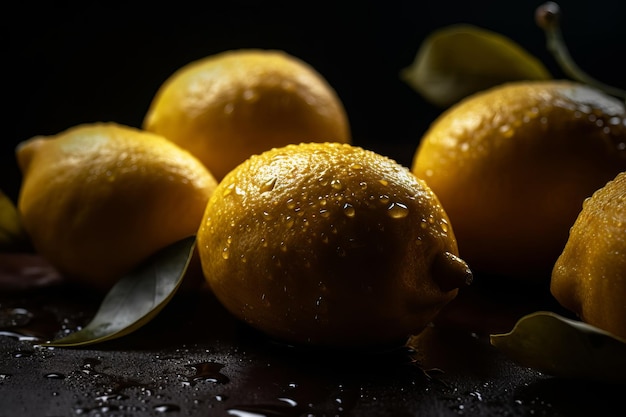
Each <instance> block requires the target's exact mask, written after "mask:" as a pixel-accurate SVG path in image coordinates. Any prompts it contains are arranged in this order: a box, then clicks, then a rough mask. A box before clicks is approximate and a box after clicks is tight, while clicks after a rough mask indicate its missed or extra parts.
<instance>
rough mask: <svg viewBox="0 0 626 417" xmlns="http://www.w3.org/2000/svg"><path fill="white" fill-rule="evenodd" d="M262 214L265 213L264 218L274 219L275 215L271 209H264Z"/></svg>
mask: <svg viewBox="0 0 626 417" xmlns="http://www.w3.org/2000/svg"><path fill="white" fill-rule="evenodd" d="M262 215H263V219H264V220H272V219H274V216H273V215H272V213H270V212H269V211H263V213H262Z"/></svg>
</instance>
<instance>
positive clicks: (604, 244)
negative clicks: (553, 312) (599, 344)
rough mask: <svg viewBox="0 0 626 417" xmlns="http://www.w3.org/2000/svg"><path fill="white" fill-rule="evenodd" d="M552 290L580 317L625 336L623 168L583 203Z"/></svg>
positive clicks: (625, 181)
mask: <svg viewBox="0 0 626 417" xmlns="http://www.w3.org/2000/svg"><path fill="white" fill-rule="evenodd" d="M550 288H551V291H552V294H553V295H554V297H555V298H556V299H557V300H558V301H559V302H560V303H561V304H562V305H563V306H564V307H566V308H568V309H570V310H572V311H574V312H575V313H576V314H578V315H579V316H580V318H581V319H582V320H583V321H585V322H587V323H589V324H592V325H594V326H596V327H599V328H601V329H604V330H607V331H610V332H612V333H614V334H615V335H617V336H620V337H622V338H623V339H626V301H624V300H625V297H626V171H625V172H621V173H620V174H618V175H617V176H616V177H615V179H613V180H612V181H610V182H609V183H607V184H606V185H605V186H604V187H603V188H601V189H599V190H598V191H596V192H595V193H594V194H593V196H592V197H590V198H589V199H587V200H586V201H585V203H584V205H583V207H582V211H581V212H580V214H579V216H578V218H577V219H576V222H575V223H574V226H573V227H572V229H571V231H570V235H569V239H568V241H567V244H566V245H565V249H564V250H563V253H562V254H561V256H560V257H559V258H558V260H557V262H556V264H555V266H554V270H553V272H552V281H551V285H550Z"/></svg>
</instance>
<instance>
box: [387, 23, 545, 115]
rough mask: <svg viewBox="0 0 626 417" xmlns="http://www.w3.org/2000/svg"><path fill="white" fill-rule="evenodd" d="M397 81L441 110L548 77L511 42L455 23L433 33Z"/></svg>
mask: <svg viewBox="0 0 626 417" xmlns="http://www.w3.org/2000/svg"><path fill="white" fill-rule="evenodd" d="M400 78H401V79H402V80H404V81H405V82H406V83H407V84H409V85H410V86H411V87H412V88H413V89H415V90H416V91H417V92H418V93H420V94H421V95H422V96H423V97H424V98H425V99H427V100H428V101H430V102H431V103H433V104H435V105H437V106H439V107H448V106H450V105H452V104H454V103H456V102H457V101H459V100H460V99H462V98H464V97H466V96H469V95H471V94H473V93H476V92H478V91H481V90H485V89H487V88H490V87H494V86H496V85H499V84H502V83H504V82H509V81H519V80H546V79H550V78H552V76H551V74H550V72H549V71H548V70H547V68H546V67H545V66H544V65H543V64H542V63H541V61H539V60H538V59H537V58H535V57H534V56H532V55H531V54H530V53H528V52H527V51H526V50H525V49H523V48H522V47H521V46H520V45H519V44H517V43H515V42H514V41H513V40H511V39H509V38H507V37H505V36H503V35H500V34H498V33H495V32H491V31H488V30H485V29H481V28H479V27H476V26H473V25H468V24H458V25H451V26H446V27H444V28H441V29H439V30H437V31H434V32H433V33H431V34H430V35H429V36H428V37H426V39H425V40H424V41H423V43H422V44H421V46H420V48H419V50H418V52H417V55H416V57H415V60H414V61H413V63H412V64H411V65H410V66H408V67H406V68H404V69H403V70H402V71H401V72H400Z"/></svg>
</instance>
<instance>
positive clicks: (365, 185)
mask: <svg viewBox="0 0 626 417" xmlns="http://www.w3.org/2000/svg"><path fill="white" fill-rule="evenodd" d="M359 187H361V190H367V183H366V182H365V181H361V182H360V183H359Z"/></svg>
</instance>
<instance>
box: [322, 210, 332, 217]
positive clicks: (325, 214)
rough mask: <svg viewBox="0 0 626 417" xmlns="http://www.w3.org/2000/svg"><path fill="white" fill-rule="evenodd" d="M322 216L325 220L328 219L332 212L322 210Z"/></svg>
mask: <svg viewBox="0 0 626 417" xmlns="http://www.w3.org/2000/svg"><path fill="white" fill-rule="evenodd" d="M320 216H322V217H324V218H328V216H330V212H329V211H328V210H326V209H322V210H320Z"/></svg>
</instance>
